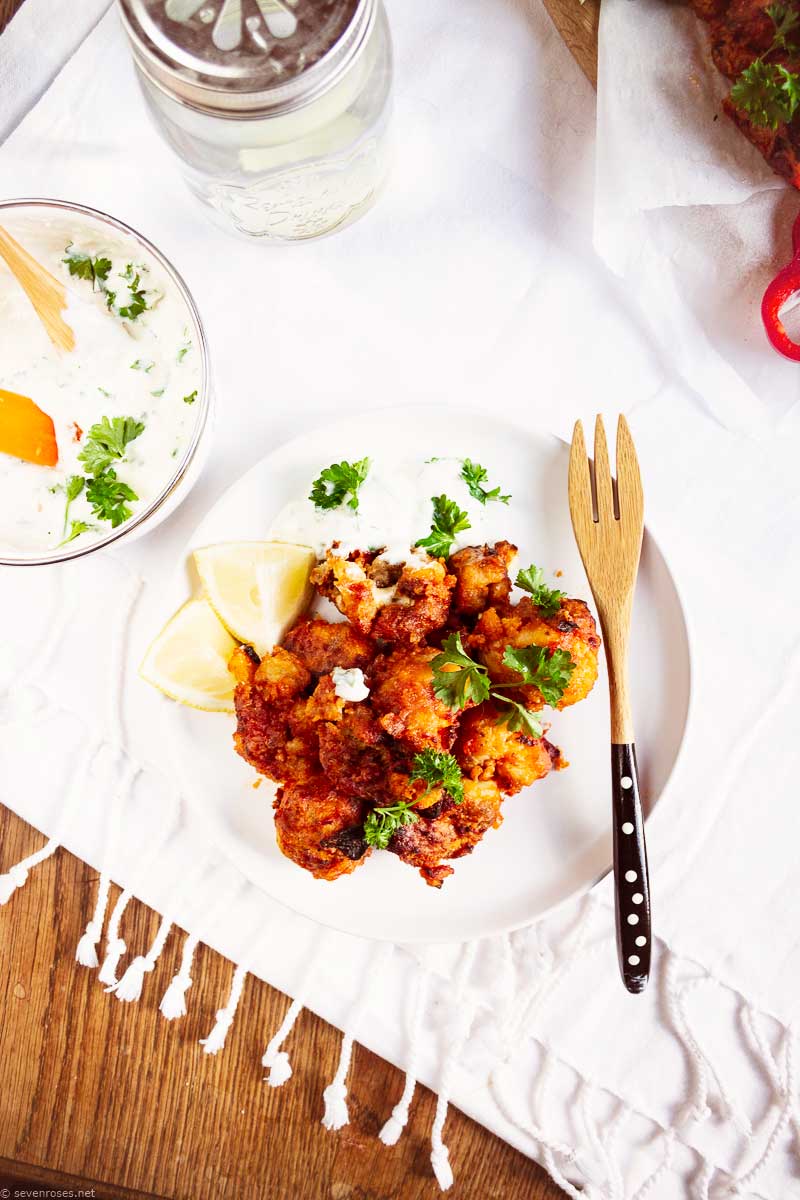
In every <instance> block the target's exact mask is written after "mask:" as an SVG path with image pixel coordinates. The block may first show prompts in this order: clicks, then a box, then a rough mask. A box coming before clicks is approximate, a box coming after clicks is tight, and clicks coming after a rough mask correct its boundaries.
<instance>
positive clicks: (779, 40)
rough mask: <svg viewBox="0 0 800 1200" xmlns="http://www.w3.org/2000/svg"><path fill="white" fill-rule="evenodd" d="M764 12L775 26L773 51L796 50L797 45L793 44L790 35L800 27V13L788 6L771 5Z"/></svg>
mask: <svg viewBox="0 0 800 1200" xmlns="http://www.w3.org/2000/svg"><path fill="white" fill-rule="evenodd" d="M764 12H765V13H766V14H767V16H768V17H769V19H770V21H772V24H773V25H774V26H775V36H774V38H773V40H772V47H771V49H773V50H777V49H778V48H780V49H783V50H789V51H790V52H791V51H794V50H796V49H797V45H796V44H795V43H793V41H792V39H790V37H789V35H790V34H792V33H794V32H795V30H796V29H797V27H798V25H800V13H798V12H797V11H796V9H794V8H790V7H789V5H788V4H770V5H768V6H767V7H766V8H765V9H764Z"/></svg>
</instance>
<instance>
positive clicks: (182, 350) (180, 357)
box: [175, 341, 192, 363]
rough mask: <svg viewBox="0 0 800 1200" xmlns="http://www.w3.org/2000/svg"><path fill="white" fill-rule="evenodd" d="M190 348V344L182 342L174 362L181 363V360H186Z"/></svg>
mask: <svg viewBox="0 0 800 1200" xmlns="http://www.w3.org/2000/svg"><path fill="white" fill-rule="evenodd" d="M191 348H192V343H191V342H188V341H187V342H184V344H183V345H182V346H181V348H180V350H179V351H178V356H177V358H176V359H175V361H176V362H179V363H181V362H183V360H184V359H185V358H186V355H187V354H188V353H189V351H190V350H191Z"/></svg>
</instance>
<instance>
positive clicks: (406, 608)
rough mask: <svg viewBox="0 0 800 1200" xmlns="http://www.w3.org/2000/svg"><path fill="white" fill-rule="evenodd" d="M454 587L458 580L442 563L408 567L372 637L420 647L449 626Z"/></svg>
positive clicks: (403, 572) (375, 626) (435, 560)
mask: <svg viewBox="0 0 800 1200" xmlns="http://www.w3.org/2000/svg"><path fill="white" fill-rule="evenodd" d="M455 585H456V581H455V577H454V576H453V575H449V574H448V572H447V568H446V567H445V565H444V563H443V562H441V561H440V560H439V559H432V560H431V562H429V563H426V564H425V566H417V565H415V564H413V563H407V564H406V565H405V566H404V567H403V570H402V572H401V573H400V578H399V579H398V581H397V584H396V586H395V598H394V600H392V602H391V603H390V604H384V606H383V607H382V608H381V609H380V611H379V613H378V616H377V618H376V620H375V624H374V625H373V626H372V635H373V637H376V638H379V639H380V640H381V641H384V642H402V643H404V644H406V645H409V646H416V645H418V644H419V643H420V642H422V641H423V640H424V639H425V638H426V637H428V636H429V635H430V634H432V633H435V632H436V631H437V630H439V629H442V628H443V627H444V625H445V624H446V622H447V617H448V614H449V612H450V600H451V597H452V594H453V588H454V587H455Z"/></svg>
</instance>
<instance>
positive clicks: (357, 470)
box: [308, 458, 370, 512]
mask: <svg viewBox="0 0 800 1200" xmlns="http://www.w3.org/2000/svg"><path fill="white" fill-rule="evenodd" d="M369 468H370V461H369V459H368V458H360V459H359V460H358V462H354V463H349V462H346V461H343V462H340V463H331V465H330V466H329V467H326V468H325V469H324V471H320V473H319V478H317V479H315V480H314V482H313V484H312V485H311V492H310V493H309V497H308V498H309V500H310V501H311V502H312V504H313V505H314V507H315V508H322V509H330V508H338V507H339V506H340V504H342V503H343V502H344V501H345V500H346V499H347V497H348V496H349V497H350V499H349V500H347V507H348V508H352V509H353V511H354V512H356V511H357V509H358V492H359V489H360V487H361V485H362V483H363V482H364V480H365V479H366V478H367V475H368V473H369Z"/></svg>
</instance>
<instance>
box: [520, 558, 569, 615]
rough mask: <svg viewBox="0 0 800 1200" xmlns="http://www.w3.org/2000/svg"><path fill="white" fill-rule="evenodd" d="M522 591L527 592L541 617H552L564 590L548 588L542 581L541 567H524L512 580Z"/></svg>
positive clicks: (562, 597) (563, 595) (559, 603)
mask: <svg viewBox="0 0 800 1200" xmlns="http://www.w3.org/2000/svg"><path fill="white" fill-rule="evenodd" d="M514 582H515V583H516V585H517V587H518V588H521V589H522V591H523V592H529V593H530V595H531V598H532V600H533V603H534V604H535V605H536V607H537V608H538V609H539V611H540V612H541V614H542V616H543V617H554V616H555V614H556V613H557V612H558V610H559V608H560V607H561V601H562V600H563V599H564V598H565V593H564V592H559V591H557V590H556V589H555V588H550V587H548V586H547V584H546V583H545V581H544V571H543V570H542V568H541V567H534V566H530V567H525V568H524V570H522V571H519V572H518V574H517V578H516V580H515V581H514Z"/></svg>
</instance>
